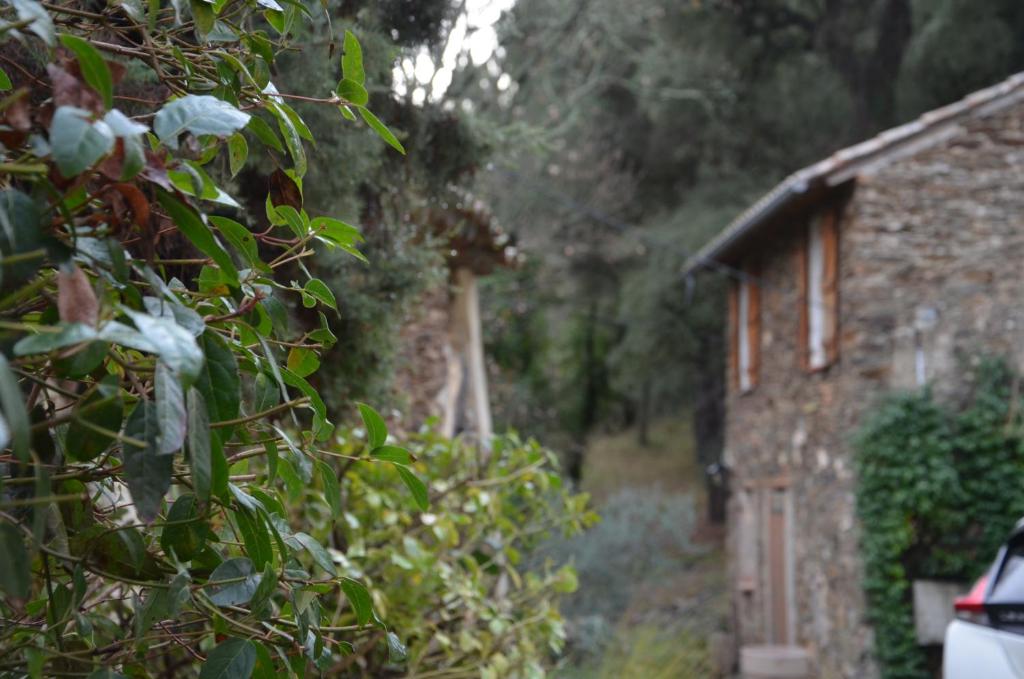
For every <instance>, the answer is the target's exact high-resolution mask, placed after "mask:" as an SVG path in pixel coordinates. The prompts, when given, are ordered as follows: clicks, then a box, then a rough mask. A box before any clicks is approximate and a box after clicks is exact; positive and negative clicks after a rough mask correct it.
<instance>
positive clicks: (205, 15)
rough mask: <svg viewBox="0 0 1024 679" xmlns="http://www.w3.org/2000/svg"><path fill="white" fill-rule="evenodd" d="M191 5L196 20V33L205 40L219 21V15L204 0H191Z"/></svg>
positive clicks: (193, 17)
mask: <svg viewBox="0 0 1024 679" xmlns="http://www.w3.org/2000/svg"><path fill="white" fill-rule="evenodd" d="M189 7H191V8H192V19H193V20H194V21H195V25H196V34H197V35H198V36H199V37H200V39H204V40H205V38H206V36H207V35H209V34H210V32H211V31H213V27H214V25H216V23H217V15H216V13H215V12H214V11H213V7H212V6H211V5H210V4H209V3H207V2H205V1H204V0H189Z"/></svg>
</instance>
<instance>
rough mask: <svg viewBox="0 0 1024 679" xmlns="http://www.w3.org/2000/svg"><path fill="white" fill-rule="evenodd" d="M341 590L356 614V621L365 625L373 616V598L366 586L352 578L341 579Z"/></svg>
mask: <svg viewBox="0 0 1024 679" xmlns="http://www.w3.org/2000/svg"><path fill="white" fill-rule="evenodd" d="M341 591H342V592H344V593H345V598H346V599H348V604H349V606H351V607H352V612H353V613H355V614H356V622H358V623H359V624H360V625H365V624H366V623H368V622H370V620H371V619H372V618H373V599H372V598H371V597H370V592H369V591H368V590H367V589H366V586H365V585H363V583H361V582H359V581H358V580H353V579H352V578H342V579H341Z"/></svg>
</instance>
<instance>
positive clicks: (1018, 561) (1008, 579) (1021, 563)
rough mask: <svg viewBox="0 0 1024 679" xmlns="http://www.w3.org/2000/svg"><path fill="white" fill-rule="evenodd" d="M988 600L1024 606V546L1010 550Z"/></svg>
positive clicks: (1017, 546)
mask: <svg viewBox="0 0 1024 679" xmlns="http://www.w3.org/2000/svg"><path fill="white" fill-rule="evenodd" d="M988 600H989V602H991V603H999V604H1016V603H1019V604H1024V544H1016V545H1012V546H1010V548H1009V549H1008V551H1007V554H1006V559H1005V560H1004V561H1003V568H1002V570H1001V571H1000V572H999V577H998V579H997V580H996V581H995V583H994V584H993V585H992V594H991V595H990V596H989V599H988Z"/></svg>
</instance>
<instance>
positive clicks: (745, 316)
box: [729, 266, 761, 392]
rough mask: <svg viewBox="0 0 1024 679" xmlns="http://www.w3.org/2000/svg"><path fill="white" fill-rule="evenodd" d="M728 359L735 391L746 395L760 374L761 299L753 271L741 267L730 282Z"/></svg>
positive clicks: (755, 383) (754, 271) (751, 268)
mask: <svg viewBox="0 0 1024 679" xmlns="http://www.w3.org/2000/svg"><path fill="white" fill-rule="evenodd" d="M729 302H730V303H729V307H730V314H729V316H730V323H729V325H730V332H731V335H732V352H731V353H732V356H731V361H730V364H731V366H732V369H733V371H734V382H735V385H736V388H737V389H739V391H741V392H747V391H750V390H751V389H753V388H754V387H755V386H757V380H758V372H759V371H760V365H759V364H760V346H761V308H760V307H761V295H760V287H759V286H758V284H757V277H756V270H755V269H754V268H753V267H749V266H748V267H744V269H743V271H742V275H740V276H738V277H737V279H736V280H735V281H734V282H733V287H732V293H731V296H730V300H729Z"/></svg>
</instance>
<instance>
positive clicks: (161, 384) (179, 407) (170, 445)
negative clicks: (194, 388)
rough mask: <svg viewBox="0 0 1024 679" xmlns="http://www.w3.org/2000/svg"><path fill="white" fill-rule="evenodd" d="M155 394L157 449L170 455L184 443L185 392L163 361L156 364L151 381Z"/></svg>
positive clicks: (163, 453) (162, 453)
mask: <svg viewBox="0 0 1024 679" xmlns="http://www.w3.org/2000/svg"><path fill="white" fill-rule="evenodd" d="M153 391H154V393H155V396H156V417H157V422H158V423H159V425H160V439H159V441H158V442H157V451H158V452H159V453H160V454H161V455H170V454H173V453H175V452H177V451H179V450H181V447H182V446H183V445H185V423H186V414H185V392H184V391H183V390H182V388H181V381H180V380H179V379H178V377H177V375H175V374H174V371H173V370H171V368H169V367H168V366H167V364H166V363H164V362H163V361H158V362H157V364H156V375H155V376H154V381H153Z"/></svg>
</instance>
